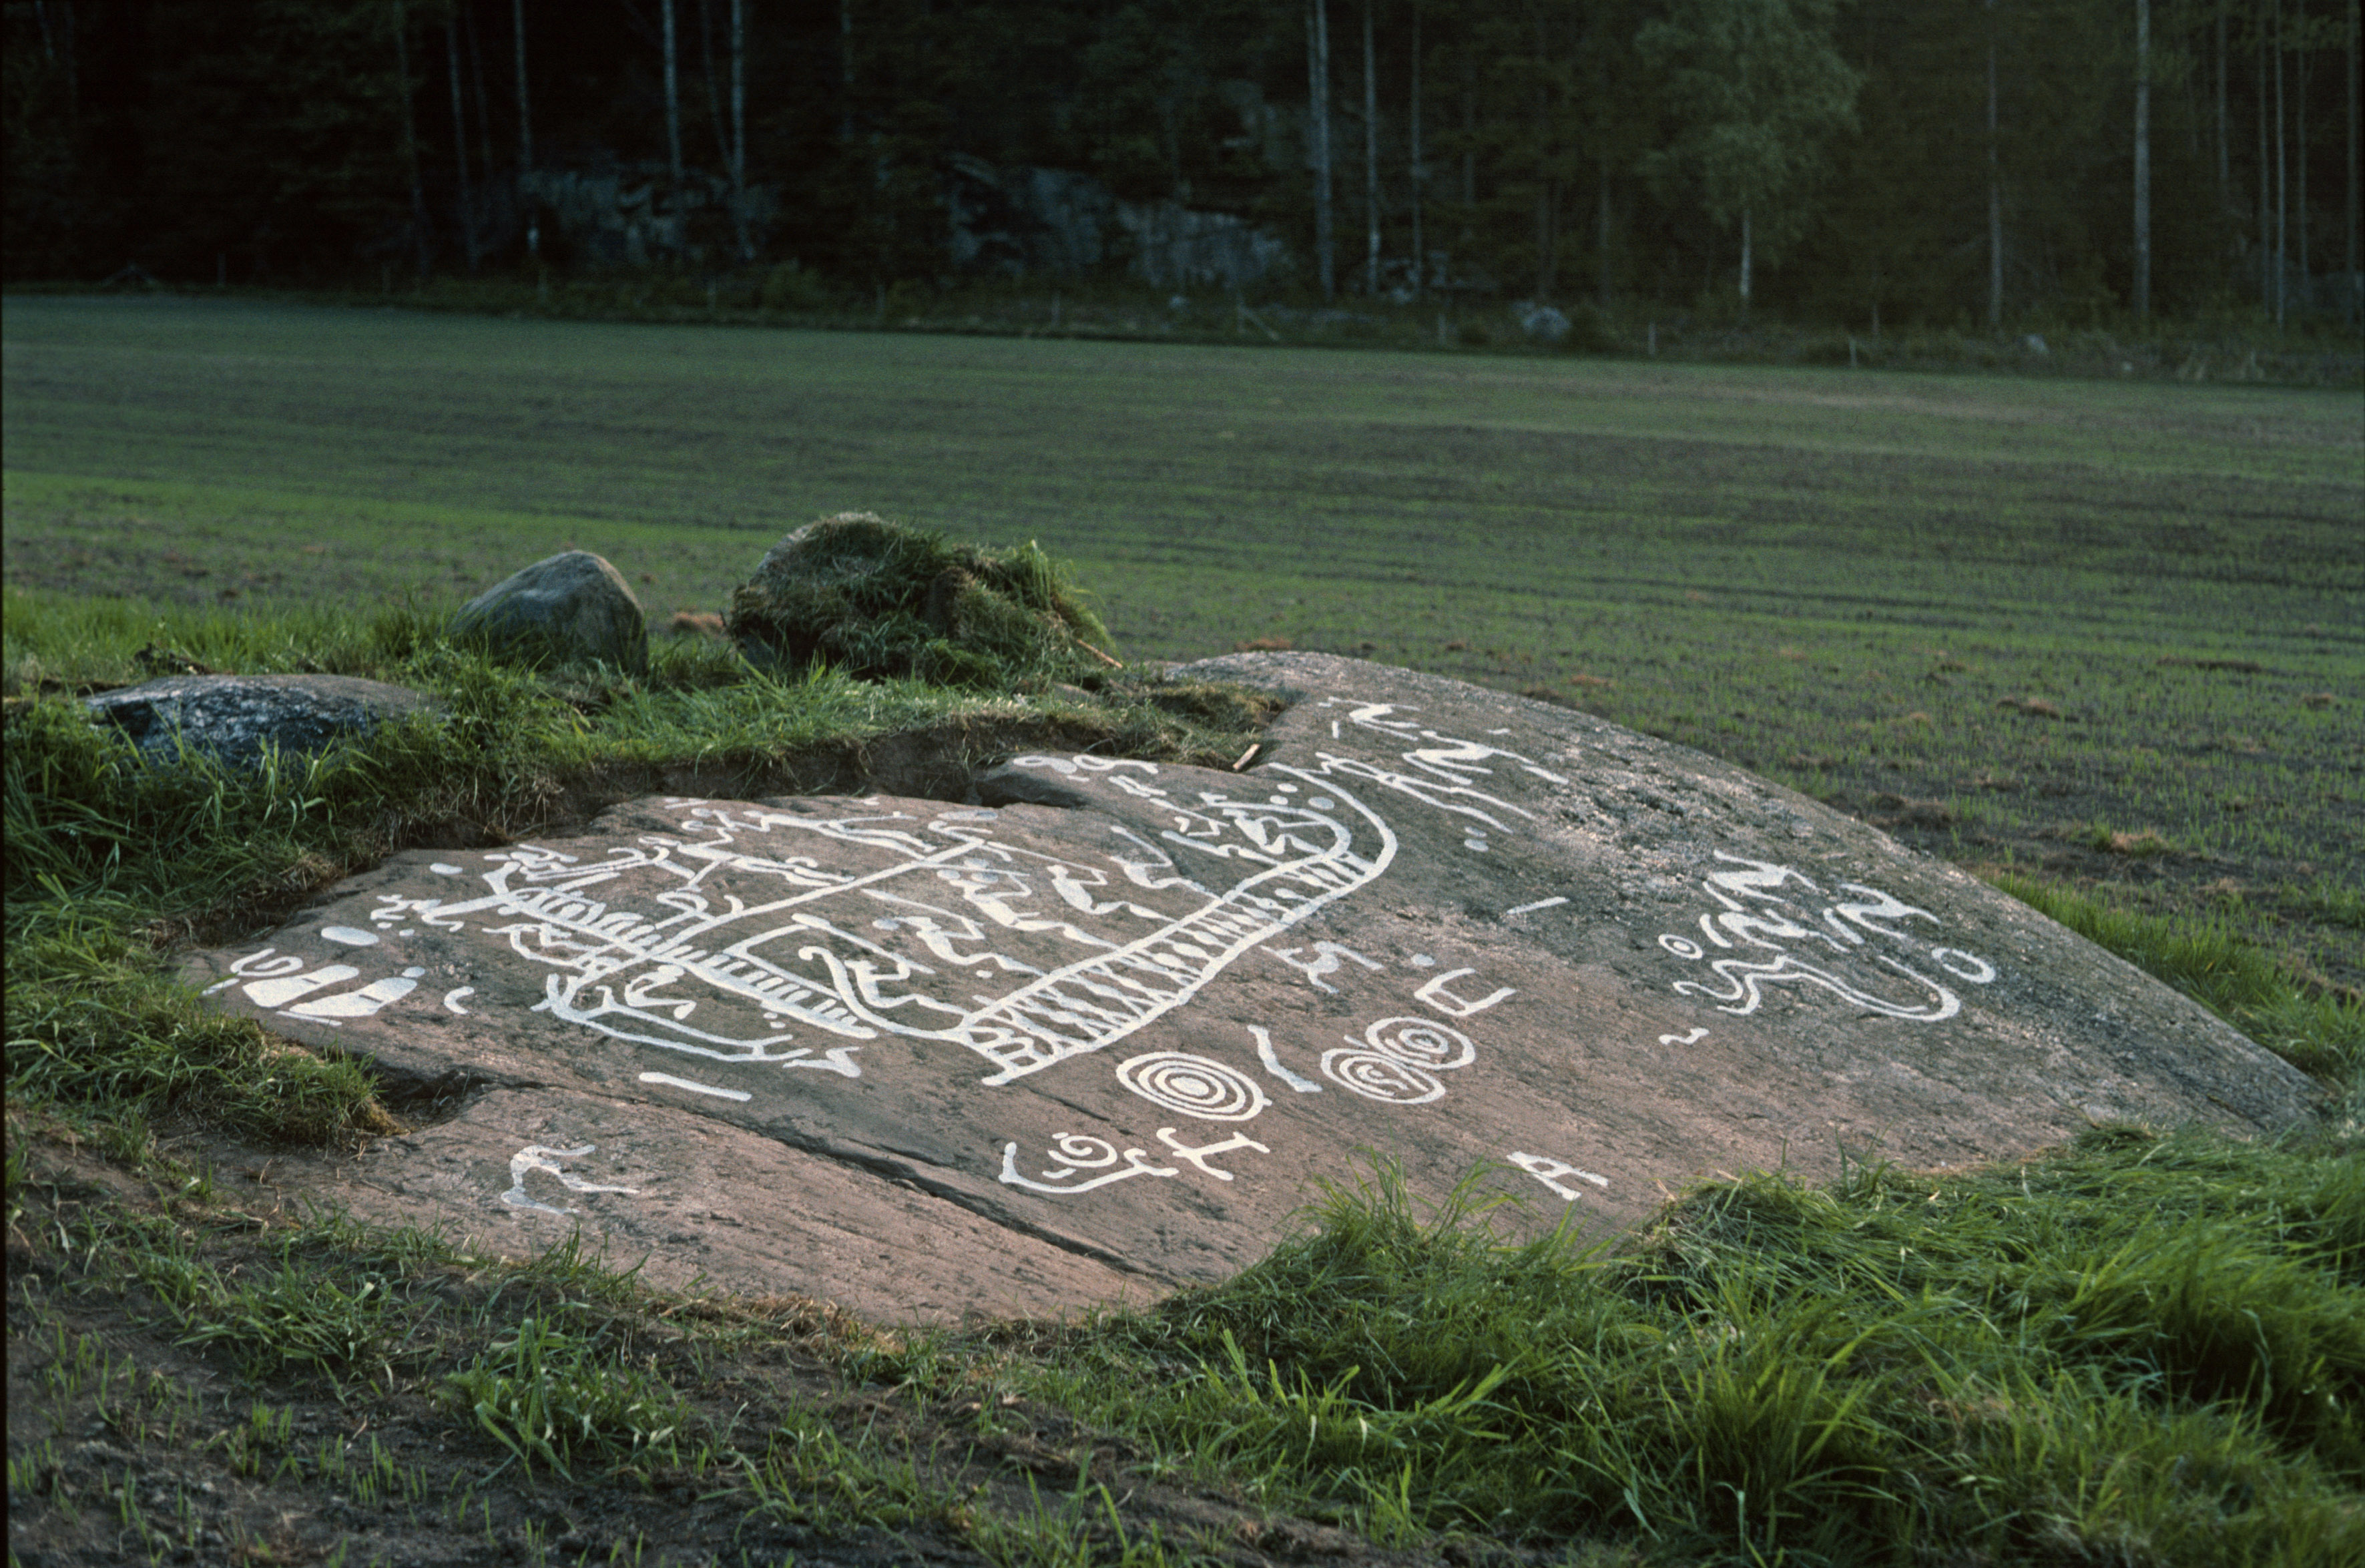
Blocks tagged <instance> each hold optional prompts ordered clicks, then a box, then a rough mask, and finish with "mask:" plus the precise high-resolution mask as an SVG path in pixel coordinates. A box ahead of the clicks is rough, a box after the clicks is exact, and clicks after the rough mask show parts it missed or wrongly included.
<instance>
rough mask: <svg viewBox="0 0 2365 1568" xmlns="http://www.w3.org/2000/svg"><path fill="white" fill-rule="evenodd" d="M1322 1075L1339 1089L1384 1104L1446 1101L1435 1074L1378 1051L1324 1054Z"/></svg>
mask: <svg viewBox="0 0 2365 1568" xmlns="http://www.w3.org/2000/svg"><path fill="white" fill-rule="evenodd" d="M1322 1075H1323V1076H1324V1077H1325V1078H1328V1080H1330V1081H1331V1082H1333V1083H1335V1084H1337V1085H1338V1086H1339V1088H1341V1089H1345V1090H1349V1091H1351V1092H1354V1093H1357V1094H1361V1095H1362V1097H1363V1098H1364V1099H1366V1100H1377V1101H1380V1102H1382V1103H1384V1104H1390V1105H1425V1104H1427V1103H1429V1102H1430V1101H1432V1100H1442V1099H1444V1098H1445V1085H1444V1084H1443V1083H1442V1082H1440V1081H1439V1080H1438V1079H1437V1077H1436V1075H1435V1074H1433V1073H1431V1072H1429V1070H1427V1069H1425V1068H1418V1067H1415V1066H1413V1065H1412V1064H1410V1063H1409V1062H1405V1061H1400V1060H1398V1059H1397V1058H1395V1057H1393V1056H1388V1055H1385V1054H1384V1053H1383V1052H1380V1051H1374V1050H1362V1049H1347V1050H1329V1051H1324V1052H1323V1053H1322Z"/></svg>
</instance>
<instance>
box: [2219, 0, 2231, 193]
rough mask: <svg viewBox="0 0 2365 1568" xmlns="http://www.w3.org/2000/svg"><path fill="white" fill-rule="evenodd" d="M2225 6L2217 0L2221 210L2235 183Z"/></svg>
mask: <svg viewBox="0 0 2365 1568" xmlns="http://www.w3.org/2000/svg"><path fill="white" fill-rule="evenodd" d="M2225 6H2226V0H2217V206H2218V208H2219V210H2221V211H2223V210H2225V208H2227V207H2230V206H2231V205H2232V203H2233V191H2232V186H2233V184H2234V168H2233V160H2232V157H2231V150H2230V149H2229V148H2228V147H2227V145H2226V135H2225V74H2226V73H2225Z"/></svg>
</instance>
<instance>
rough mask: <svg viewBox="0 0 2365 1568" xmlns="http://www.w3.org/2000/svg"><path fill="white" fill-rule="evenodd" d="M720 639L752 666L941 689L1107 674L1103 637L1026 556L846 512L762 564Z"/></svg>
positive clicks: (1041, 557)
mask: <svg viewBox="0 0 2365 1568" xmlns="http://www.w3.org/2000/svg"><path fill="white" fill-rule="evenodd" d="M725 626H726V629H727V630H728V631H729V633H730V634H731V635H732V637H733V638H734V639H735V640H736V641H737V642H738V644H739V646H740V650H741V651H742V652H743V653H745V655H746V656H747V658H748V659H749V660H750V661H751V662H752V663H755V664H757V665H758V666H801V665H804V664H808V663H811V662H812V661H813V660H816V659H818V660H822V661H824V662H826V663H827V664H830V665H832V666H835V667H837V668H839V669H843V670H845V671H846V673H847V674H849V675H856V676H862V677H867V678H880V677H892V676H913V677H917V678H920V679H922V680H928V681H934V682H936V683H937V684H939V685H946V686H996V685H1002V684H1005V683H1008V682H1012V681H1026V680H1030V679H1031V680H1033V681H1034V682H1035V683H1036V684H1037V685H1041V684H1044V683H1046V682H1048V681H1049V680H1052V679H1056V678H1059V677H1060V676H1063V675H1066V674H1069V673H1070V672H1073V671H1077V670H1080V669H1092V668H1098V667H1100V666H1106V665H1111V664H1114V663H1115V660H1114V659H1111V658H1109V657H1108V655H1105V654H1102V653H1099V652H1097V651H1096V650H1094V649H1093V646H1092V644H1095V643H1102V644H1104V643H1106V642H1107V641H1108V633H1107V631H1106V629H1105V628H1104V627H1103V626H1102V625H1101V623H1100V621H1099V619H1098V618H1097V617H1095V616H1094V615H1093V612H1092V611H1091V610H1087V609H1085V608H1084V607H1083V605H1082V602H1081V601H1080V600H1079V599H1077V597H1076V595H1075V593H1074V591H1073V590H1072V589H1070V588H1069V587H1068V586H1067V584H1066V583H1064V582H1063V581H1062V580H1061V579H1060V577H1059V572H1058V571H1057V569H1056V568H1055V567H1054V566H1052V564H1051V561H1050V559H1049V557H1048V556H1046V555H1045V554H1043V552H1042V551H1041V550H1039V549H1037V548H1036V547H1035V546H1034V545H1032V544H1028V545H1026V546H1024V547H1022V548H1019V549H1015V550H988V549H983V548H981V547H979V546H976V545H971V544H956V543H950V542H948V541H947V540H946V539H945V538H944V537H943V536H942V535H940V534H936V533H931V532H925V531H922V530H919V529H913V528H906V527H904V526H903V525H902V524H901V523H895V522H890V521H887V520H886V519H885V518H881V517H877V516H874V515H872V514H871V513H869V512H840V513H839V514H838V515H837V516H835V517H825V518H823V519H821V520H820V521H815V522H809V523H807V524H805V526H804V527H802V528H800V529H798V530H797V531H796V532H793V533H791V534H790V535H789V536H788V537H787V538H785V539H783V540H781V541H780V542H779V543H778V544H775V545H774V546H772V548H771V550H770V551H769V552H768V553H767V554H766V555H765V556H764V559H763V562H762V563H761V564H760V565H759V566H757V568H756V576H755V577H754V578H753V579H751V580H750V581H748V582H746V583H744V584H742V585H741V586H740V587H739V588H738V589H737V590H736V591H735V592H734V593H733V595H732V597H731V612H730V615H729V617H728V619H727V620H726V622H725Z"/></svg>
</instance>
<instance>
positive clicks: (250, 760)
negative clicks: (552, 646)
mask: <svg viewBox="0 0 2365 1568" xmlns="http://www.w3.org/2000/svg"><path fill="white" fill-rule="evenodd" d="M434 705H435V704H434V700H433V699H432V698H430V697H428V696H427V695H426V694H425V693H423V692H418V691H413V690H411V689H409V687H407V686H389V685H387V684H386V683H385V682H384V681H378V680H363V679H360V678H357V677H353V676H349V675H174V676H166V677H165V678H163V679H161V680H149V681H142V682H141V683H140V685H138V686H127V687H123V688H121V689H118V690H114V691H103V692H100V693H99V694H98V695H97V696H95V697H92V698H88V699H85V700H84V706H86V707H87V708H88V709H89V710H90V712H91V716H92V717H93V718H94V719H98V720H104V721H106V722H110V723H112V724H114V725H115V726H116V727H117V728H118V729H119V730H121V731H122V732H123V733H124V734H126V735H127V736H129V738H130V740H131V741H132V743H133V744H134V745H137V746H139V748H140V750H141V751H142V752H144V753H145V754H147V756H148V757H149V758H150V760H151V761H154V762H172V761H175V760H177V759H178V758H179V756H180V755H181V748H182V746H183V745H186V746H187V747H188V749H189V750H191V751H195V752H201V753H203V754H204V755H206V756H211V757H213V758H215V759H216V760H218V761H220V762H223V763H226V764H229V765H230V766H232V767H254V766H255V765H256V764H257V763H259V762H260V761H261V760H262V758H263V748H264V746H265V745H276V746H277V747H278V748H279V749H280V750H281V751H282V752H289V753H294V752H314V751H319V750H320V749H321V748H323V747H324V746H327V745H329V744H330V743H331V742H332V741H334V740H336V739H337V738H338V737H340V736H342V735H348V734H360V733H362V732H364V731H366V730H368V729H370V728H371V727H373V726H374V725H375V724H377V723H380V722H384V721H386V720H387V719H392V718H398V717H400V716H402V715H403V714H406V713H411V712H416V711H420V710H421V709H427V708H432V707H433V706H434Z"/></svg>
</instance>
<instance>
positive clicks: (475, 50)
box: [466, 6, 493, 187]
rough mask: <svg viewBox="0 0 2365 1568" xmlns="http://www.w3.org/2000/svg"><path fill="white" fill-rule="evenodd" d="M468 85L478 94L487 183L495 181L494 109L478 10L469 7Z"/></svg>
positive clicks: (478, 134) (479, 138)
mask: <svg viewBox="0 0 2365 1568" xmlns="http://www.w3.org/2000/svg"><path fill="white" fill-rule="evenodd" d="M466 37H467V39H468V85H469V86H470V87H471V88H472V89H474V90H475V93H476V146H477V162H479V163H481V164H483V165H484V170H485V184H486V185H487V186H488V187H489V186H490V185H492V183H493V110H492V105H491V103H490V101H489V99H488V97H487V96H486V94H485V42H484V39H482V38H481V37H480V36H479V35H478V33H477V31H476V7H475V6H469V7H468V28H467V33H466Z"/></svg>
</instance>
